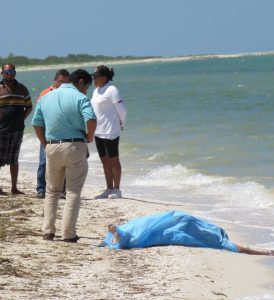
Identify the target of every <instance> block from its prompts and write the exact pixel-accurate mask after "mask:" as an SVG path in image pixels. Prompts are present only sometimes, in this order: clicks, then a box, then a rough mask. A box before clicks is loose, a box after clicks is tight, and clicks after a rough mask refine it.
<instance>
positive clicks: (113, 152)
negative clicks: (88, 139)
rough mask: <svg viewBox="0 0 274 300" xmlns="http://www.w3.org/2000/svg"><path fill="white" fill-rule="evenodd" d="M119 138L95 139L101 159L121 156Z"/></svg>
mask: <svg viewBox="0 0 274 300" xmlns="http://www.w3.org/2000/svg"><path fill="white" fill-rule="evenodd" d="M119 138H120V137H119V136H118V137H117V138H116V139H114V140H109V139H102V138H99V137H97V136H96V137H95V143H96V148H97V151H98V154H99V156H100V157H103V156H107V157H116V156H119Z"/></svg>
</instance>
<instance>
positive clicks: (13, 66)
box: [2, 63, 15, 71]
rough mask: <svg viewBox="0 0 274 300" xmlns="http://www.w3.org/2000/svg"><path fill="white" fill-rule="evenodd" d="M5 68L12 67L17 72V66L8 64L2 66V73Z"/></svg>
mask: <svg viewBox="0 0 274 300" xmlns="http://www.w3.org/2000/svg"><path fill="white" fill-rule="evenodd" d="M5 66H10V67H12V69H13V70H15V65H14V64H10V63H7V64H3V65H2V71H3V70H4V67H5Z"/></svg>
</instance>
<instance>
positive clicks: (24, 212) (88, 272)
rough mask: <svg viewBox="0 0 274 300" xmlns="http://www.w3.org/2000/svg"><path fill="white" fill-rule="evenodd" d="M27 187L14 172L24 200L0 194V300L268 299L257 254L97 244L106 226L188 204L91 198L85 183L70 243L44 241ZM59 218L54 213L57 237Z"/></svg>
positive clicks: (4, 174) (4, 177)
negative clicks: (75, 238)
mask: <svg viewBox="0 0 274 300" xmlns="http://www.w3.org/2000/svg"><path fill="white" fill-rule="evenodd" d="M0 174H1V182H0V184H1V185H2V186H3V188H4V190H5V191H8V190H9V189H10V184H9V182H10V180H9V172H8V168H6V167H5V168H3V169H1V170H0ZM35 182H36V178H35V175H33V174H29V173H27V172H26V171H24V170H21V171H20V174H19V188H20V189H21V190H23V191H24V192H25V193H26V195H25V196H17V197H15V198H12V197H11V195H9V196H0V197H1V198H0V242H1V244H0V249H1V250H0V299H12V300H14V299H67V298H70V299H101V300H102V299H167V300H169V299H249V298H243V297H251V296H256V297H258V298H250V299H262V297H263V295H273V298H267V299H274V290H273V286H272V289H271V287H270V285H271V284H272V278H273V273H271V271H272V270H271V268H270V267H267V266H266V265H265V264H263V263H262V260H263V258H264V257H258V256H250V255H244V254H235V253H230V252H226V251H218V250H212V249H201V248H187V247H181V246H169V247H154V248H147V249H134V250H119V251H117V250H108V249H106V248H100V247H97V245H98V244H99V243H100V242H101V241H102V239H103V238H104V237H105V235H106V226H107V224H109V223H123V222H125V221H127V220H128V219H131V218H133V217H136V216H141V215H145V214H149V213H152V212H156V211H164V210H169V209H181V210H186V211H188V212H190V213H191V208H189V207H182V206H180V207H179V206H178V207H177V206H176V205H168V204H161V203H158V204H157V203H149V202H144V201H138V200H133V199H120V200H94V199H93V198H94V195H95V194H96V193H97V192H98V190H94V189H91V188H90V187H89V186H85V188H84V191H83V195H82V204H81V211H80V217H79V221H78V235H79V236H80V237H81V239H80V240H79V242H78V244H67V243H64V242H61V241H55V242H48V241H44V240H42V232H41V230H40V228H41V224H42V219H43V217H42V212H43V201H41V200H38V199H36V198H35V193H36V191H35ZM63 203H64V200H62V201H60V208H62V205H63ZM60 214H61V209H60V210H59V214H58V222H57V238H58V237H59V238H60V236H58V235H59V234H60ZM4 224H8V227H7V228H6V231H5V230H3V226H4ZM219 225H221V224H219ZM1 226H2V229H1ZM226 226H227V225H226ZM225 229H226V230H227V231H228V233H229V235H230V237H232V240H233V241H234V242H236V243H237V242H239V240H237V239H236V234H235V233H233V232H230V230H229V229H228V228H227V227H226V228H225ZM4 231H5V232H6V238H5V239H4V240H3V235H4V233H3V232H4ZM1 236H2V239H1ZM273 259H274V258H273Z"/></svg>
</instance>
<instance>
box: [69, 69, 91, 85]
mask: <svg viewBox="0 0 274 300" xmlns="http://www.w3.org/2000/svg"><path fill="white" fill-rule="evenodd" d="M80 79H83V80H84V84H87V83H89V84H92V77H91V75H90V74H89V73H88V72H87V71H86V70H83V69H78V70H76V71H74V72H72V73H71V74H70V76H69V81H70V82H71V83H74V84H79V80H80Z"/></svg>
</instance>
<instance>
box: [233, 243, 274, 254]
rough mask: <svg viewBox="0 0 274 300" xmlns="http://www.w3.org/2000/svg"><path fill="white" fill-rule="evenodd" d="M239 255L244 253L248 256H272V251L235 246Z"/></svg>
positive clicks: (273, 251) (273, 252)
mask: <svg viewBox="0 0 274 300" xmlns="http://www.w3.org/2000/svg"><path fill="white" fill-rule="evenodd" d="M235 245H236V247H237V250H238V252H239V253H245V254H250V255H268V256H274V250H256V249H252V248H249V247H243V246H239V245H237V244H235Z"/></svg>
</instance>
